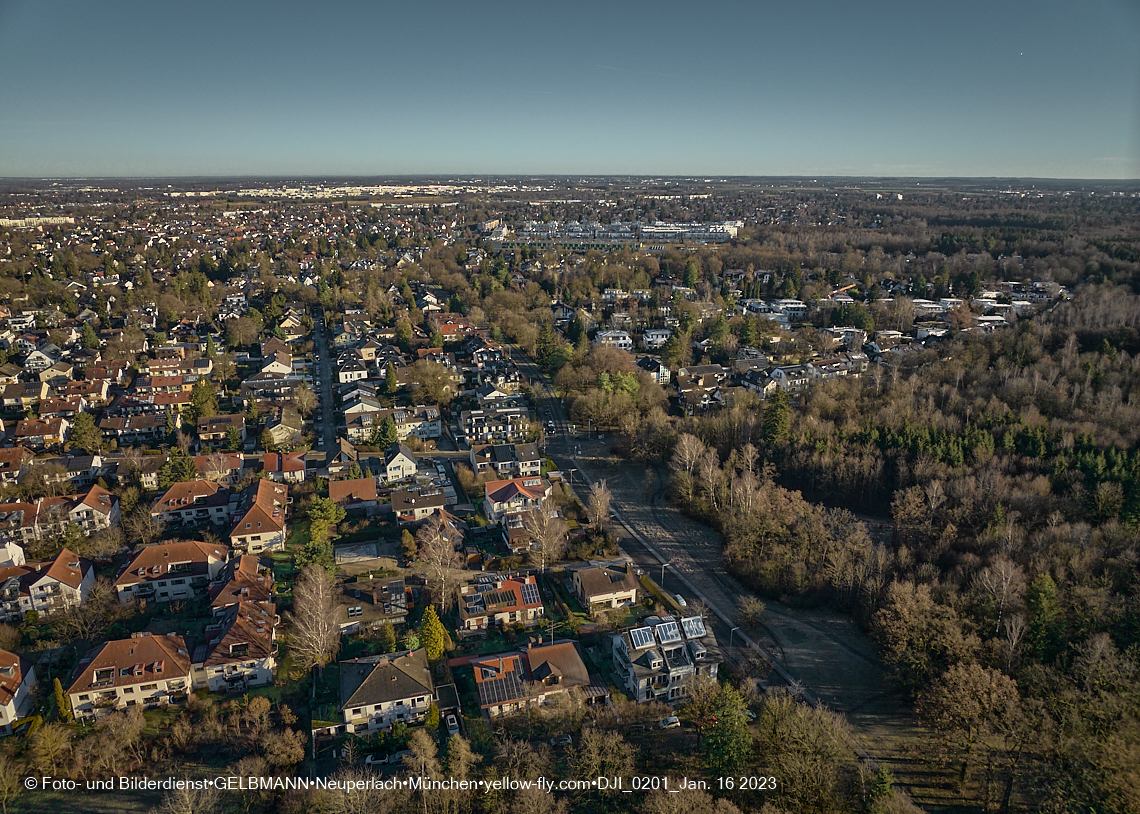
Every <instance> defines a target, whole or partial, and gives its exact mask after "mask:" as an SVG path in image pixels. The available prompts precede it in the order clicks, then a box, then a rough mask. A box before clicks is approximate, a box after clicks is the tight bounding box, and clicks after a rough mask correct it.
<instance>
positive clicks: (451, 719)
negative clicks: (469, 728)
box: [447, 715, 459, 735]
mask: <svg viewBox="0 0 1140 814" xmlns="http://www.w3.org/2000/svg"><path fill="white" fill-rule="evenodd" d="M447 734H448V735H458V734H459V719H458V718H456V717H455V716H454V715H448V716H447Z"/></svg>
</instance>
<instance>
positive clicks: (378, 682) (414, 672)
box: [340, 648, 434, 732]
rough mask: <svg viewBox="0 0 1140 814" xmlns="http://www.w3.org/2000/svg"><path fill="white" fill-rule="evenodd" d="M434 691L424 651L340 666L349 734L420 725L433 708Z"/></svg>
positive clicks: (344, 663)
mask: <svg viewBox="0 0 1140 814" xmlns="http://www.w3.org/2000/svg"><path fill="white" fill-rule="evenodd" d="M433 690H434V686H433V684H432V679H431V669H430V667H429V666H428V660H427V651H426V650H424V649H423V648H420V649H419V650H404V651H401V652H398V653H388V654H384V655H379V656H363V657H361V658H358V659H353V660H352V661H342V662H341V663H340V708H341V713H342V714H343V716H344V723H345V729H346V731H347V732H367V731H371V730H377V729H380V730H387V729H391V728H392V725H393V724H395V723H397V722H399V723H405V724H412V723H419V722H421V721H423V719H424V716H426V715H427V711H428V707H429V706H431V702H432V694H433Z"/></svg>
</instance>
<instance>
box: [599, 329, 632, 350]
mask: <svg viewBox="0 0 1140 814" xmlns="http://www.w3.org/2000/svg"><path fill="white" fill-rule="evenodd" d="M594 345H595V346H603V345H604V346H607V347H611V348H617V349H618V350H624V351H627V352H630V353H632V352H633V339H632V338H631V337H630V335H629V333H628V332H627V331H598V333H597V334H595V335H594Z"/></svg>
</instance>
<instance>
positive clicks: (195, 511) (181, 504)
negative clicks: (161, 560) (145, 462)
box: [150, 480, 233, 527]
mask: <svg viewBox="0 0 1140 814" xmlns="http://www.w3.org/2000/svg"><path fill="white" fill-rule="evenodd" d="M232 497H233V496H232V493H231V492H230V490H229V489H226V488H225V487H223V486H221V485H220V484H218V483H216V482H214V481H212V480H189V481H182V482H180V483H175V484H172V485H171V487H170V488H169V489H167V490H166V492H165V493H164V494H163V495H162V497H160V498H159V499H158V500H156V501H155V502H154V503H153V505H151V507H150V516H151V518H152V519H153V520H154V521H155V522H158V523H162V524H164V525H167V526H175V527H178V526H202V525H204V524H206V523H212V524H214V525H216V526H222V525H225V524H226V523H227V522H228V521H229V519H230V513H231V511H232V507H231V506H230V502H231V500H232Z"/></svg>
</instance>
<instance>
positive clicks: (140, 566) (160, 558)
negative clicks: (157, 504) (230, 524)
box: [115, 540, 230, 588]
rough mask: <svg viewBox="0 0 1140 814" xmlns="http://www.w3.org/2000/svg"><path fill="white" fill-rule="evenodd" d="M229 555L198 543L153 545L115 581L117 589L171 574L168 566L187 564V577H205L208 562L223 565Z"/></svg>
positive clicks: (227, 551)
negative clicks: (201, 575) (202, 575)
mask: <svg viewBox="0 0 1140 814" xmlns="http://www.w3.org/2000/svg"><path fill="white" fill-rule="evenodd" d="M229 555H230V548H229V546H225V545H221V544H217V545H210V544H207V543H200V542H197V541H193V540H191V541H184V542H176V543H156V544H155V545H148V546H144V547H143V548H142V549H141V550H140V551H139V552H138V553H137V554H135V556H134V559H132V560H131V561H130V562H129V563H127V567H126V568H125V569H124V570H123V572H122V573H121V574H119V576H118V578H117V579H116V580H115V587H116V588H123V587H127V586H130V585H136V584H138V583H140V582H148V581H149V580H152V579H157V578H159V577H161V576H165V575H168V574H169V573H170V566H171V565H182V564H184V563H188V564H189V568H188V569H187V571H186V574H187V575H188V576H191V575H195V574H208V573H209V564H210V561H211V560H214V561H219V560H220V561H223V562H224V561H225V560H226V559H227V558H228V557H229Z"/></svg>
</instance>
